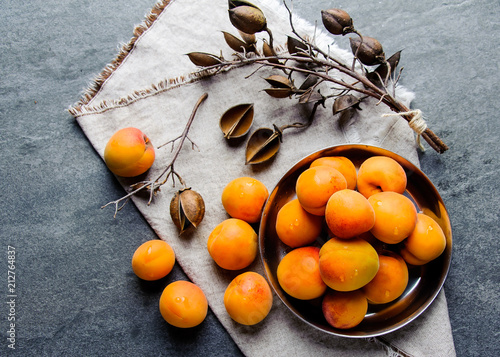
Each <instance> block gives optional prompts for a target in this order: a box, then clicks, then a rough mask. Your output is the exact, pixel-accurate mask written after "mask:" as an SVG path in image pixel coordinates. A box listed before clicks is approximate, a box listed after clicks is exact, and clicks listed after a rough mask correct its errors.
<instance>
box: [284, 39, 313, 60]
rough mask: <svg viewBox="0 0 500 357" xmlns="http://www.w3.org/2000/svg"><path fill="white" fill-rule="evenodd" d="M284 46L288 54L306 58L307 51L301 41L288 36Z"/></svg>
mask: <svg viewBox="0 0 500 357" xmlns="http://www.w3.org/2000/svg"><path fill="white" fill-rule="evenodd" d="M286 45H287V47H288V53H290V54H291V55H296V56H307V50H308V49H309V48H308V47H307V45H305V44H304V43H303V42H302V41H299V40H297V39H296V38H293V37H291V36H288V39H287V42H286Z"/></svg>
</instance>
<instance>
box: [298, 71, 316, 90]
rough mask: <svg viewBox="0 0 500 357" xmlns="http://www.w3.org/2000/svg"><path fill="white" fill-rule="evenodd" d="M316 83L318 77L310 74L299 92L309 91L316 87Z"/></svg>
mask: <svg viewBox="0 0 500 357" xmlns="http://www.w3.org/2000/svg"><path fill="white" fill-rule="evenodd" d="M316 83H318V77H317V76H315V75H312V74H309V75H308V76H307V77H306V79H305V80H304V82H302V84H301V85H300V87H299V90H306V89H309V88H311V87H312V86H313V85H315V84H316Z"/></svg>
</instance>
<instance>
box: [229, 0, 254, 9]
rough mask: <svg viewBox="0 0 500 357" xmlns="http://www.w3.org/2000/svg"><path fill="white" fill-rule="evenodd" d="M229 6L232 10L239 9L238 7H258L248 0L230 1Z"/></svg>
mask: <svg viewBox="0 0 500 357" xmlns="http://www.w3.org/2000/svg"><path fill="white" fill-rule="evenodd" d="M228 6H229V8H230V9H234V8H235V7H238V6H252V7H257V6H255V5H254V4H252V3H251V2H249V1H246V0H228Z"/></svg>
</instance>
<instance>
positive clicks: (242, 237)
mask: <svg viewBox="0 0 500 357" xmlns="http://www.w3.org/2000/svg"><path fill="white" fill-rule="evenodd" d="M268 196H269V192H268V190H267V188H266V186H265V185H264V184H263V183H262V182H260V181H259V180H257V179H255V178H252V177H238V178H236V179H234V180H232V181H230V182H229V183H228V184H227V185H226V186H225V187H224V189H223V191H222V195H221V202H222V205H223V207H224V209H225V210H226V212H227V214H228V215H229V216H230V218H227V219H226V220H224V221H222V222H221V223H219V224H218V225H217V226H216V227H215V228H214V229H213V230H212V232H211V233H210V235H209V237H208V240H207V249H208V252H209V254H210V256H211V257H212V259H213V260H214V262H215V263H216V264H217V265H218V266H219V267H220V268H222V269H225V270H231V271H239V270H242V269H246V268H248V267H249V266H250V265H251V264H252V263H253V261H254V260H255V258H256V257H257V253H258V250H259V248H258V242H257V240H258V239H257V238H258V237H257V233H256V232H255V229H254V227H252V224H254V223H258V222H259V221H260V216H261V213H262V208H263V207H264V203H265V202H266V200H267V198H268ZM272 304H273V295H272V292H271V288H270V286H269V284H268V283H267V280H266V279H265V278H264V277H263V276H262V275H260V274H259V273H256V272H254V271H244V272H241V273H240V274H239V275H237V276H236V277H235V278H234V279H233V280H232V281H231V282H230V283H229V285H228V286H227V288H226V290H225V293H224V306H225V308H226V311H227V313H228V315H229V316H230V317H231V318H232V319H233V320H234V321H236V322H237V323H240V324H243V325H255V324H257V323H259V322H261V321H262V320H264V319H265V318H266V317H267V315H268V314H269V312H270V311H271V307H272Z"/></svg>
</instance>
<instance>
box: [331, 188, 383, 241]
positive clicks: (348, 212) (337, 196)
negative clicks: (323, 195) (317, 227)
mask: <svg viewBox="0 0 500 357" xmlns="http://www.w3.org/2000/svg"><path fill="white" fill-rule="evenodd" d="M325 220H326V224H327V225H328V228H329V229H330V231H331V233H332V234H333V235H334V236H336V237H337V238H352V237H355V236H358V235H360V234H362V233H364V232H368V231H369V230H370V229H372V227H373V225H374V224H375V212H374V210H373V208H372V206H371V205H370V203H369V202H368V199H366V197H365V196H363V195H362V194H360V193H359V192H357V191H354V190H350V189H345V190H340V191H337V192H335V193H334V194H333V195H331V197H330V199H329V200H328V202H327V204H326V210H325Z"/></svg>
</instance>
